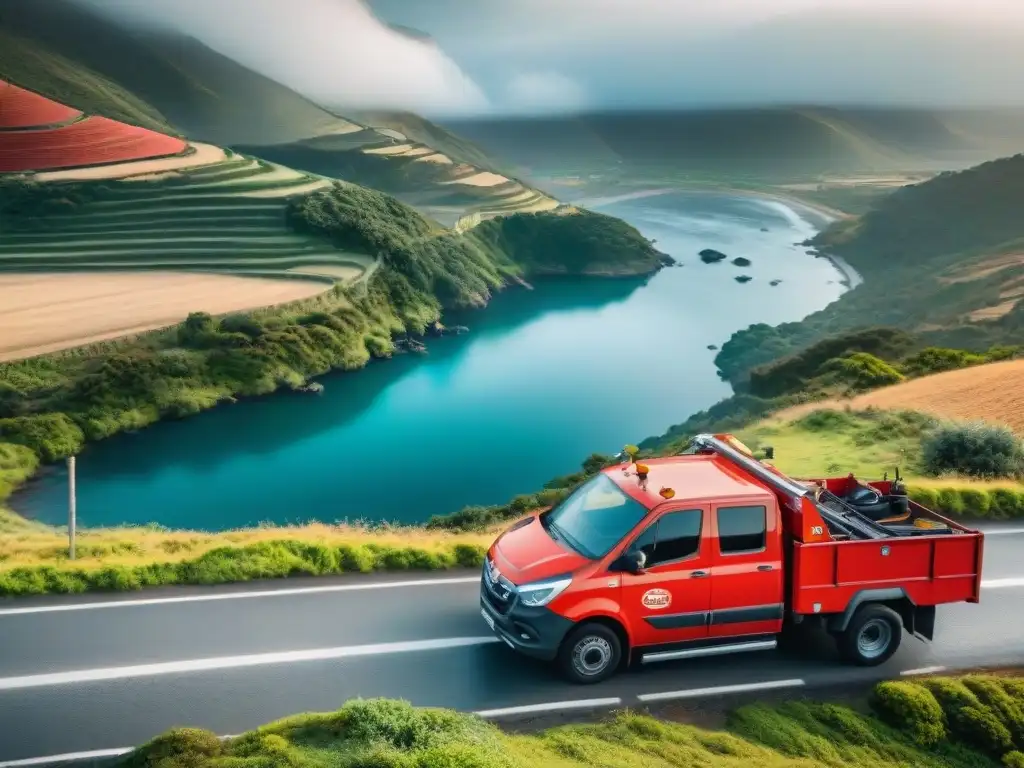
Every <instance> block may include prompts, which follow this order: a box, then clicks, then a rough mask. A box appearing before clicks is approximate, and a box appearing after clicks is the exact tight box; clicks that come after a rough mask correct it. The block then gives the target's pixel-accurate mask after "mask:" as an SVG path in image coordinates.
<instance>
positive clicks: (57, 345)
mask: <svg viewBox="0 0 1024 768" xmlns="http://www.w3.org/2000/svg"><path fill="white" fill-rule="evenodd" d="M328 287H329V286H327V285H326V284H324V283H320V282H315V281H312V280H309V281H306V280H268V279H262V278H254V277H233V276H227V275H204V274H194V273H186V272H135V273H118V272H105V273H95V272H92V273H89V272H85V273H63V274H16V275H11V274H7V275H4V274H0V307H2V309H0V362H2V361H8V360H18V359H21V358H25V357H32V356H34V355H42V354H46V353H48V352H55V351H57V350H61V349H69V348H71V347H78V346H82V345H85V344H91V343H94V342H97V341H104V340H107V339H114V338H118V337H120V336H128V335H131V334H135V333H142V332H143V331H151V330H154V329H156V328H164V327H166V326H169V325H174V324H175V323H178V322H181V321H182V320H184V319H185V317H186V316H187V315H188V314H189V312H209V313H211V314H224V313H227V312H236V311H240V310H245V309H255V308H257V307H266V306H271V305H275V304H283V303H285V302H289V301H295V300H297V299H302V298H307V297H309V296H315V295H316V294H318V293H323V292H324V291H325V290H327V289H328Z"/></svg>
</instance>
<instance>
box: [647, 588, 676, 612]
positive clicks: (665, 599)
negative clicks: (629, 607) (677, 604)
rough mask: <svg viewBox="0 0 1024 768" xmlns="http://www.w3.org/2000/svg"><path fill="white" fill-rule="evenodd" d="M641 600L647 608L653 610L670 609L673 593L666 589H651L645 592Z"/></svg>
mask: <svg viewBox="0 0 1024 768" xmlns="http://www.w3.org/2000/svg"><path fill="white" fill-rule="evenodd" d="M641 600H642V601H643V604H644V607H645V608H653V609H655V610H657V609H659V608H668V606H669V603H671V602H672V593H670V592H668V591H666V590H664V589H649V590H647V591H646V592H644V596H643V597H642V598H641Z"/></svg>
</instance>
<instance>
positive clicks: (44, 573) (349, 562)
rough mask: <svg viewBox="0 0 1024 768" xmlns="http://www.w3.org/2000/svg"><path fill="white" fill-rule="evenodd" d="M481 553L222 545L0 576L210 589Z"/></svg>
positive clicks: (42, 589) (76, 589)
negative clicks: (134, 561) (168, 557)
mask: <svg viewBox="0 0 1024 768" xmlns="http://www.w3.org/2000/svg"><path fill="white" fill-rule="evenodd" d="M483 556H484V548H483V547H477V546H471V545H467V544H452V545H450V546H448V547H446V548H442V549H440V550H437V551H433V550H427V549H421V548H417V547H394V546H383V545H376V544H365V545H349V544H343V545H337V546H334V545H326V544H319V543H314V542H309V541H294V540H278V541H265V542H260V543H258V544H251V545H247V546H224V547H220V548H218V549H215V550H211V551H209V552H206V553H205V554H203V555H201V556H199V557H197V558H194V559H192V560H183V561H180V562H174V563H152V564H146V565H126V566H110V567H106V568H98V569H92V570H89V569H83V568H74V567H70V566H68V565H66V564H65V565H63V566H62V567H57V566H39V567H28V568H13V569H11V570H7V571H0V596H3V597H13V596H21V595H46V594H77V593H81V592H110V591H116V592H122V591H131V590H137V589H142V588H144V587H157V586H167V585H172V584H195V585H212V584H228V583H234V582H245V581H252V580H255V579H270V578H283V577H286V576H327V575H333V574H341V573H372V572H375V571H406V570H428V571H436V570H444V569H448V568H479V567H480V565H481V564H482V563H483Z"/></svg>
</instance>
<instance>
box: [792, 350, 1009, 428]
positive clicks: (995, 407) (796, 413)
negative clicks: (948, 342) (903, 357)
mask: <svg viewBox="0 0 1024 768" xmlns="http://www.w3.org/2000/svg"><path fill="white" fill-rule="evenodd" d="M846 407H849V408H851V409H852V410H855V411H861V410H864V409H867V408H877V409H880V410H907V411H920V412H922V413H928V414H931V415H933V416H937V417H939V418H944V419H954V420H957V421H974V420H980V421H988V422H992V423H995V424H1005V425H1006V426H1008V427H1010V428H1011V429H1012V430H1013V431H1014V432H1016V433H1017V434H1024V360H1007V361H1004V362H999V363H989V364H987V365H980V366H975V367H971V368H962V369H960V370H955V371H946V372H945V373H937V374H934V375H932V376H924V377H922V378H919V379H912V380H910V381H906V382H903V383H901V384H894V385H893V386H891V387H883V388H882V389H876V390H874V391H872V392H867V393H865V394H863V395H858V396H857V397H854V398H850V399H847V400H832V401H829V402H825V403H821V402H817V403H807V404H805V405H798V406H794V407H792V408H787V409H786V410H784V411H781V412H779V413H778V414H776V415H775V418H777V419H779V420H783V419H788V420H792V419H796V418H799V417H800V416H804V415H806V414H808V413H810V412H811V411H815V410H819V409H822V408H846Z"/></svg>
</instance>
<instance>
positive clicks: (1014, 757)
mask: <svg viewBox="0 0 1024 768" xmlns="http://www.w3.org/2000/svg"><path fill="white" fill-rule="evenodd" d="M1003 765H1005V766H1006V768H1024V752H1017V751H1016V750H1014V751H1012V752H1007V753H1006V754H1005V755H1003Z"/></svg>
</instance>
